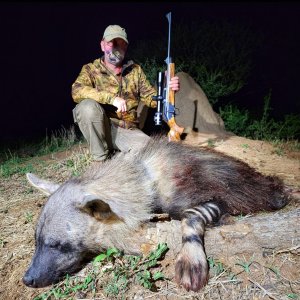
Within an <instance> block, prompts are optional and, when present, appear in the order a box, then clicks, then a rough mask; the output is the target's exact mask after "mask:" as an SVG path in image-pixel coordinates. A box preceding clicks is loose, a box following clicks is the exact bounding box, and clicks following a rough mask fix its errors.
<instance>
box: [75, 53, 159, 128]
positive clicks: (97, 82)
mask: <svg viewBox="0 0 300 300" xmlns="http://www.w3.org/2000/svg"><path fill="white" fill-rule="evenodd" d="M155 94H156V90H155V88H153V87H152V86H151V84H150V83H149V81H148V80H147V78H146V75H145V73H144V72H143V70H142V68H141V67H140V66H139V65H138V64H135V63H134V62H133V61H131V60H130V61H127V62H126V63H125V64H124V65H123V68H122V73H121V75H120V76H119V77H118V76H116V75H114V74H113V73H112V72H111V71H110V70H109V69H108V68H107V67H106V66H105V65H104V63H103V61H102V59H100V58H98V59H96V60H94V61H93V63H89V64H86V65H84V66H83V67H82V69H81V72H80V74H79V76H78V77H77V79H76V80H75V82H74V83H73V85H72V97H73V100H74V101H75V102H76V103H79V102H80V101H82V100H83V99H94V100H96V101H97V102H99V103H101V104H110V105H112V103H113V101H114V99H115V97H117V96H119V97H122V98H124V99H125V100H126V104H127V112H126V113H124V114H117V113H116V112H115V110H116V108H115V107H112V106H109V105H104V107H105V108H106V111H107V114H108V116H109V117H110V119H111V120H112V121H113V122H114V123H117V124H118V125H119V126H122V127H134V126H135V125H134V124H137V123H138V120H137V107H138V104H139V101H143V102H144V103H145V105H146V106H148V107H153V108H154V107H156V101H154V100H152V96H154V95H155ZM109 108H110V109H109Z"/></svg>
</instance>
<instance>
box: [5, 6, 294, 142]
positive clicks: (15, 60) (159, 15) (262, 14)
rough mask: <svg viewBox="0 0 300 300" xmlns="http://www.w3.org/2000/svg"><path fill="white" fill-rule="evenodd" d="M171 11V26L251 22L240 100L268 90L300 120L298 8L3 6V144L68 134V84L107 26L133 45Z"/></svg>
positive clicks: (164, 22) (94, 50) (281, 107)
mask: <svg viewBox="0 0 300 300" xmlns="http://www.w3.org/2000/svg"><path fill="white" fill-rule="evenodd" d="M169 11H171V12H172V22H173V23H174V22H176V20H179V19H185V20H186V22H189V21H190V20H193V19H197V18H199V16H201V17H202V18H205V17H207V18H214V19H225V20H228V21H234V22H237V23H239V22H240V23H241V24H247V23H249V24H251V25H253V26H255V28H256V29H257V30H258V31H261V32H263V33H264V35H265V36H266V43H265V45H264V47H263V49H262V52H261V53H259V55H258V58H257V61H256V62H255V64H256V65H255V72H256V73H255V74H252V75H251V79H250V82H249V84H248V85H247V86H246V87H245V88H244V89H243V90H242V91H241V92H240V94H239V95H240V97H241V98H244V101H253V104H254V103H255V100H256V99H258V98H259V97H260V100H261V98H262V97H263V96H265V95H266V94H267V92H268V89H269V88H270V87H272V89H273V94H272V99H271V101H273V103H272V105H271V106H273V107H274V109H275V110H277V111H280V112H281V113H291V112H297V113H299V111H300V96H299V91H298V90H299V88H298V87H299V78H298V77H299V76H298V73H299V70H300V59H299V56H300V51H299V50H300V4H298V3H293V2H291V3H285V2H265V3H262V4H261V3H258V2H257V3H251V2H249V3H247V2H241V3H238V2H228V3H222V4H221V3H217V2H215V3H211V4H209V3H208V2H204V3H201V2H199V3H196V2H191V3H189V2H178V3H177V2H173V3H172V2H167V3H163V4H159V3H155V2H153V3H150V2H145V3H139V2H126V3H118V2H115V3H55V2H47V3H24V4H21V3H12V4H8V3H1V4H0V34H1V58H0V63H1V94H0V99H1V100H0V101H1V119H0V128H1V129H0V130H1V131H0V142H1V141H2V142H3V141H5V140H7V139H12V140H14V139H15V140H17V139H19V138H22V137H26V138H32V137H36V136H45V135H46V129H47V131H48V133H50V131H51V130H53V129H59V128H61V125H64V126H65V127H66V128H68V127H69V126H70V125H71V124H72V122H73V121H72V108H73V107H74V105H75V104H74V102H73V100H72V98H71V85H72V83H73V81H74V80H75V79H76V77H77V76H78V74H79V71H80V69H81V67H82V65H83V64H86V63H89V62H91V61H93V60H94V59H95V58H97V57H99V55H100V49H99V40H100V38H101V37H102V34H103V31H104V29H105V28H106V26H107V25H109V24H119V25H121V26H123V27H125V28H126V31H127V33H128V38H129V41H130V42H134V41H136V40H138V39H141V38H145V37H147V36H149V37H150V36H153V35H154V34H155V33H156V32H157V31H159V30H160V29H161V28H166V27H167V20H166V18H165V15H166V13H168V12H169ZM255 79H256V80H255ZM281 104H284V105H281ZM250 106H251V105H250Z"/></svg>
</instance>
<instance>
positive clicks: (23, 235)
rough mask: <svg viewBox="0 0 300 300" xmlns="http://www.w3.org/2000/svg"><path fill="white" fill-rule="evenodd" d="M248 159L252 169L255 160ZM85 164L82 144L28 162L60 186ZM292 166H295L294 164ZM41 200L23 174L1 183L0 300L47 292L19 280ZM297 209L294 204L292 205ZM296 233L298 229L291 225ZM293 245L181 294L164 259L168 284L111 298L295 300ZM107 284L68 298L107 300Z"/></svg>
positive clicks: (299, 262) (298, 285)
mask: <svg viewBox="0 0 300 300" xmlns="http://www.w3.org/2000/svg"><path fill="white" fill-rule="evenodd" d="M250 144H251V146H252V141H251V143H250V142H249V145H250ZM227 149H228V148H227ZM239 149H241V148H239ZM247 151H248V150H247ZM260 151H262V150H260ZM242 154H243V153H242ZM268 156H270V154H269V153H266V157H268ZM247 158H248V161H247V162H248V163H249V162H250V161H249V160H250V158H249V153H247ZM270 159H271V158H270ZM253 160H254V164H255V163H256V160H255V157H253ZM90 162H91V160H90V157H89V154H88V153H87V148H86V146H85V145H79V146H76V147H73V148H72V149H71V150H69V151H68V152H61V153H56V154H54V155H48V156H44V157H41V158H33V159H32V160H31V161H30V163H32V165H33V166H34V168H35V171H36V173H37V174H38V175H41V176H43V177H45V178H51V179H52V180H54V181H56V182H63V181H65V180H66V179H67V178H69V177H70V176H72V175H74V174H75V175H76V174H79V173H80V172H81V171H82V170H83V169H84V168H86V167H87V166H88V165H89V164H90ZM294 163H295V164H298V166H299V161H298V160H295V161H294ZM264 166H268V163H267V162H266V161H264ZM289 173H290V170H286V174H287V178H288V183H289V184H291V178H290V177H288V175H289ZM294 175H295V176H294V177H293V180H295V181H294V182H292V183H294V186H298V187H299V182H298V183H297V178H298V177H297V176H298V175H297V174H294ZM45 201H46V198H45V197H44V196H42V194H41V193H40V192H38V191H36V190H34V189H32V188H31V186H30V185H29V184H28V183H27V181H26V178H25V176H24V175H23V174H14V175H13V176H11V177H10V178H0V222H1V223H0V227H1V233H0V254H1V255H0V299H11V300H13V299H18V300H20V299H26V300H27V299H34V297H35V296H37V295H39V294H41V293H43V292H45V291H49V290H50V289H51V287H48V288H44V289H38V290H35V289H31V288H27V287H26V286H24V284H23V283H22V277H23V275H24V272H25V271H26V269H27V267H28V264H29V262H30V259H31V257H32V254H33V251H34V229H35V224H36V222H37V219H38V216H39V213H40V211H41V208H42V206H43V205H44V203H45ZM298 204H299V203H298V202H295V205H298ZM290 209H293V207H291V208H290ZM295 230H296V231H297V230H298V231H299V224H295ZM299 235H300V234H299ZM299 235H298V236H299ZM295 242H298V244H297V243H295V246H294V247H291V248H289V247H287V249H284V250H281V251H278V252H274V253H271V254H269V255H267V256H265V257H263V258H255V257H254V258H252V263H251V265H250V266H249V270H248V271H246V270H245V268H243V267H242V266H241V265H237V264H234V263H228V264H226V265H225V264H223V265H222V268H221V269H219V270H217V271H218V272H217V273H216V270H215V268H211V270H210V280H209V283H208V285H207V286H206V287H205V288H204V289H203V290H202V291H200V292H199V293H194V292H186V291H184V290H183V289H180V288H178V287H177V286H176V285H175V284H174V280H173V279H174V262H173V261H172V260H168V259H165V260H164V261H162V270H163V272H164V274H165V275H166V276H167V278H168V280H164V281H159V282H158V283H157V291H156V292H152V291H149V290H147V289H145V288H143V287H141V286H139V285H137V284H135V283H131V284H130V286H129V289H128V290H127V291H126V292H125V293H120V294H119V295H118V296H116V297H115V298H116V299H136V300H139V299H165V300H167V299H168V300H172V299H174V300H175V299H222V300H223V299H225V300H227V299H228V300H229V299H232V300H237V299H241V300H242V299H245V300H246V299H247V300H248V299H249V300H250V299H253V300H258V299H278V300H279V299H280V300H289V299H300V259H299V254H300V248H299V247H300V246H299V242H300V237H299V240H298V241H295ZM237 247H238V245H237ZM246 261H248V262H249V261H250V260H249V258H246ZM236 262H238V260H236ZM90 268H91V266H90V265H88V266H87V267H86V268H85V269H84V272H87V273H88V272H89V270H90ZM233 275H235V276H233ZM107 280H108V278H107V277H105V274H104V275H103V276H102V277H101V278H99V280H98V281H97V284H98V285H97V286H98V288H97V289H96V292H95V293H94V294H93V293H92V292H90V291H88V292H83V293H79V292H77V294H75V295H73V296H74V297H73V299H112V296H109V297H106V296H105V293H104V291H103V285H104V284H105V282H106V281H107ZM61 284H62V283H61ZM52 299H54V298H52ZM69 299H71V298H69Z"/></svg>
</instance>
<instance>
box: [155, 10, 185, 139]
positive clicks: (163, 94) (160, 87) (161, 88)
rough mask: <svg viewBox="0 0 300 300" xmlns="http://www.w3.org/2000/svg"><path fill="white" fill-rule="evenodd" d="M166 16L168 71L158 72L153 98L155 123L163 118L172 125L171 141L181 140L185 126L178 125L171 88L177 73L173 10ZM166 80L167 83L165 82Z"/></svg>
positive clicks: (173, 94) (158, 123) (173, 93)
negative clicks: (172, 47) (173, 51)
mask: <svg viewBox="0 0 300 300" xmlns="http://www.w3.org/2000/svg"><path fill="white" fill-rule="evenodd" d="M166 17H167V19H168V22H169V37H168V56H167V58H166V59H165V62H166V64H167V73H166V74H165V76H164V75H163V72H158V73H157V96H154V97H153V99H154V100H156V101H157V111H156V113H155V115H154V123H155V125H161V121H162V119H163V120H164V121H165V122H166V123H167V124H168V125H169V127H170V131H169V132H168V139H169V141H179V140H180V135H181V134H182V133H183V130H184V128H183V127H180V126H178V125H177V124H176V122H175V115H176V113H175V92H174V91H173V90H172V89H171V88H170V79H171V78H172V77H174V75H175V64H174V63H172V59H171V56H170V42H171V12H169V13H168V14H167V15H166ZM164 77H165V79H164ZM165 81H166V84H164V82H165Z"/></svg>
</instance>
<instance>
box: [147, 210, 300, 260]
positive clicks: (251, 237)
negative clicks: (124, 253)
mask: <svg viewBox="0 0 300 300" xmlns="http://www.w3.org/2000/svg"><path fill="white" fill-rule="evenodd" d="M151 224H152V225H154V226H149V227H148V228H147V234H146V239H147V240H148V241H149V245H148V246H149V247H150V245H151V248H152V247H153V246H154V245H157V244H158V243H165V242H166V243H167V244H168V246H169V251H168V255H170V256H174V257H175V256H176V255H177V254H178V252H179V251H180V249H181V225H180V221H175V220H171V221H163V222H162V221H158V222H157V223H154V224H153V223H151ZM204 242H205V249H206V254H207V256H208V257H209V256H211V257H214V258H218V259H219V260H221V261H222V260H229V259H230V258H232V257H234V256H241V255H251V256H252V255H253V256H254V257H258V256H259V257H261V256H264V255H265V254H271V253H273V252H276V251H280V250H284V249H290V248H293V247H294V248H299V245H300V208H295V209H293V210H289V211H286V210H281V211H277V212H274V213H263V214H259V215H255V216H248V217H243V218H241V219H239V220H238V219H237V220H236V221H235V222H234V224H231V225H223V226H216V227H211V228H207V230H206V233H205V238H204ZM297 246H298V247H297Z"/></svg>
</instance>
